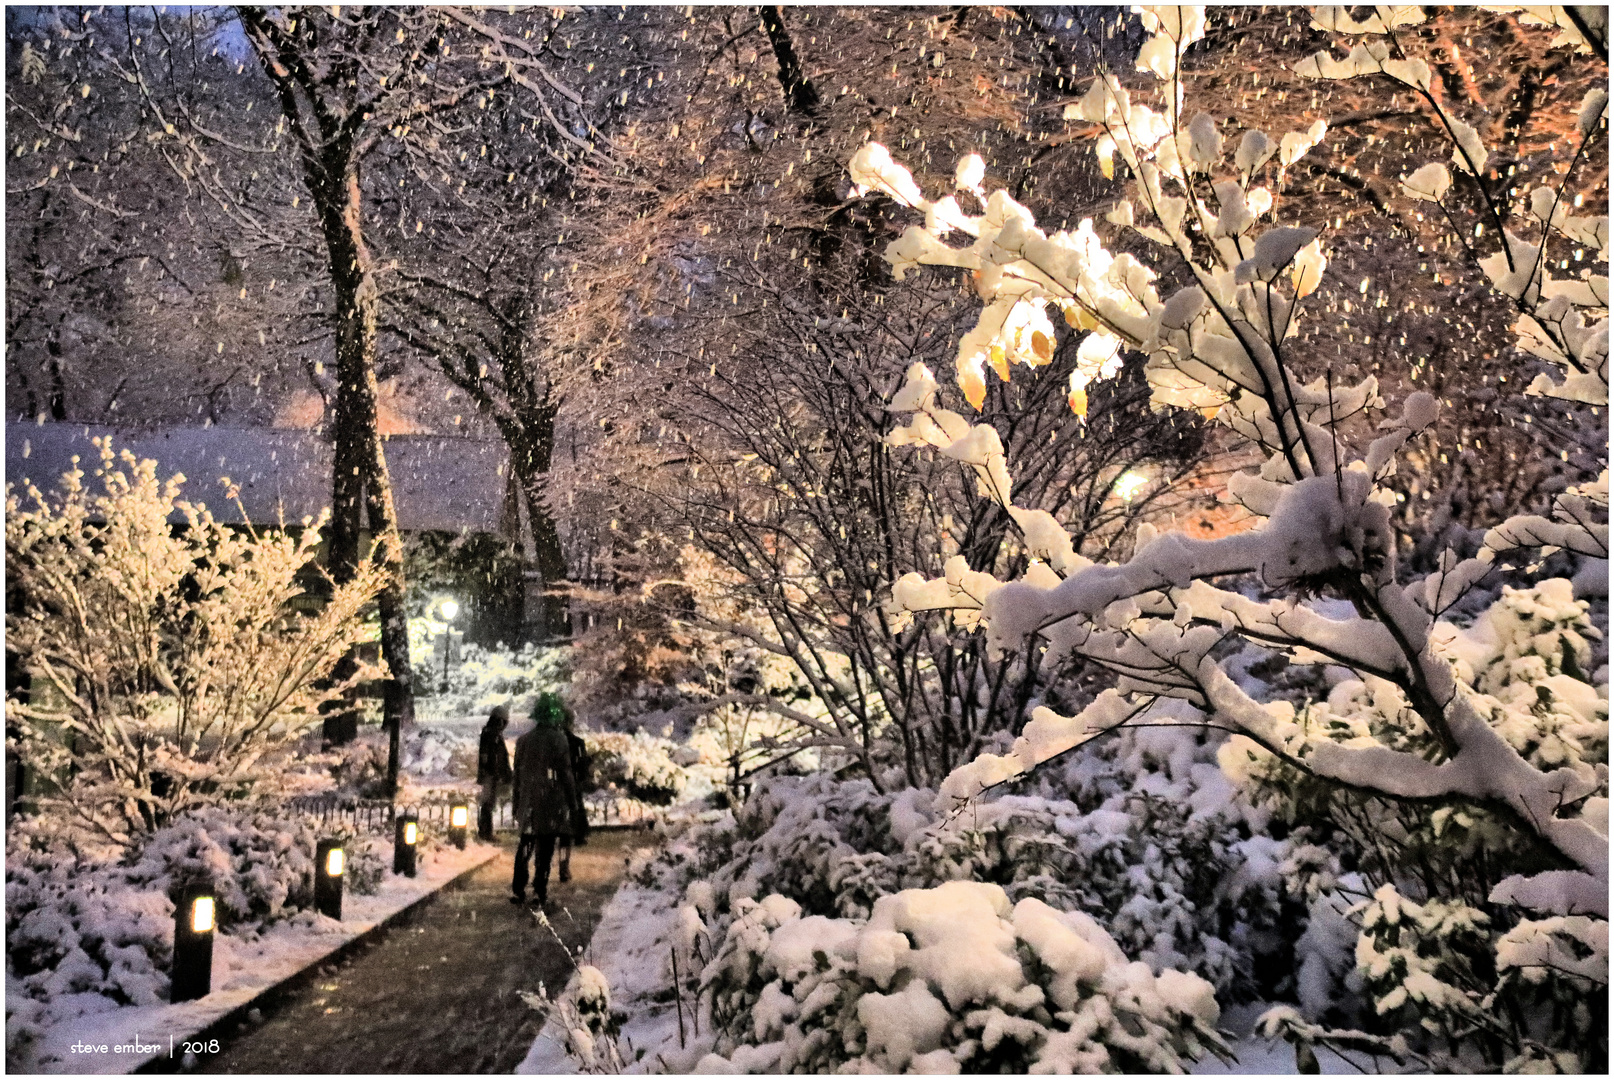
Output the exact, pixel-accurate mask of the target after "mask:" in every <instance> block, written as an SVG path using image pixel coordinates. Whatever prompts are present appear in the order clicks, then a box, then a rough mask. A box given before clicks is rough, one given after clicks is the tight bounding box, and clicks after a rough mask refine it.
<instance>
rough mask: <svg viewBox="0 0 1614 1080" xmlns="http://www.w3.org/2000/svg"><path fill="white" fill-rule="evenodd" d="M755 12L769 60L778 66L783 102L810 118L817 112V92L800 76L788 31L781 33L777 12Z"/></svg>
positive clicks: (766, 7)
mask: <svg viewBox="0 0 1614 1080" xmlns="http://www.w3.org/2000/svg"><path fill="white" fill-rule="evenodd" d="M759 11H760V13H761V15H762V29H763V30H764V31H766V32H767V35H768V43H769V44H771V45H772V46H773V58H774V59H775V60H776V61H778V64H779V85H780V86H782V87H784V90H785V100H786V101H788V102H789V103H790V107H791V108H792V109H795V110H796V111H797V112H800V113H806V114H807V115H808V116H811V115H812V114H813V113H814V112H815V111H817V109H818V89H817V88H816V87H815V86H813V84H812V82H811V81H810V80H809V79H808V78H807V76H806V75H805V74H803V72H802V69H801V59H800V58H799V57H797V55H796V46H795V45H794V43H792V42H791V40H790V31H788V30H786V29H785V21H784V19H783V18H782V17H781V16H780V14H779V8H778V7H777V6H776V5H773V4H765V5H763V6H762V7H761V8H760V9H759Z"/></svg>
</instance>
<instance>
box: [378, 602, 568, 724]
mask: <svg viewBox="0 0 1614 1080" xmlns="http://www.w3.org/2000/svg"><path fill="white" fill-rule="evenodd" d="M447 630H448V625H447V624H446V623H441V622H436V621H434V620H432V619H429V618H426V617H418V618H414V619H410V620H409V641H410V650H409V655H410V661H411V663H413V665H414V667H415V670H416V671H419V672H421V675H422V682H423V685H424V687H425V689H426V691H428V693H427V695H426V696H425V697H424V698H423V700H422V707H423V708H425V709H429V710H430V712H431V714H432V715H434V716H486V715H487V713H488V710H489V709H491V708H493V706H495V705H506V706H508V707H509V709H510V715H511V716H525V715H527V712H528V710H530V709H531V708H532V703H533V701H534V700H536V698H537V697H538V695H539V694H541V693H543V692H544V691H545V690H550V691H558V690H562V689H564V688H565V685H566V681H567V672H566V668H567V665H568V664H569V662H570V660H569V657H568V652H567V650H566V649H565V648H560V647H554V646H544V645H534V644H532V643H530V642H529V643H526V644H523V645H521V646H520V647H518V648H515V649H511V648H508V647H506V646H503V645H499V646H493V647H489V646H484V645H478V644H476V643H475V642H466V643H463V644H459V643H456V645H455V650H456V655H457V660H456V661H455V662H453V663H451V664H450V665H449V668H448V679H447V682H448V689H447V690H446V691H444V690H442V689H441V685H442V679H441V673H442V669H443V660H442V652H441V648H442V646H441V645H440V644H438V643H439V642H440V641H441V635H442V634H443V633H444V632H446V631H447Z"/></svg>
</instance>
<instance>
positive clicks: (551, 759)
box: [513, 724, 578, 836]
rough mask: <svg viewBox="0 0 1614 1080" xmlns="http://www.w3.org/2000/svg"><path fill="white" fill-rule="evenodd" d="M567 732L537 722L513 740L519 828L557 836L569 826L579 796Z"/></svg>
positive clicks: (570, 827)
mask: <svg viewBox="0 0 1614 1080" xmlns="http://www.w3.org/2000/svg"><path fill="white" fill-rule="evenodd" d="M571 757H572V756H571V752H570V748H569V747H567V745H566V733H565V732H564V731H562V730H561V729H560V728H558V727H550V726H547V725H542V724H541V725H539V726H538V727H535V728H533V729H532V730H531V731H529V732H527V733H526V734H525V735H523V736H521V738H519V739H517V740H516V768H515V774H516V777H515V791H514V793H513V797H514V801H515V819H516V825H517V827H518V828H519V829H520V830H521V831H522V832H531V833H536V834H538V835H540V836H543V835H553V836H560V835H566V834H570V833H571V832H572V831H573V830H572V807H573V805H574V804H575V803H576V802H577V800H578V795H577V783H576V781H575V780H574V779H573V778H572V760H571Z"/></svg>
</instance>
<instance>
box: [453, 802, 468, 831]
mask: <svg viewBox="0 0 1614 1080" xmlns="http://www.w3.org/2000/svg"><path fill="white" fill-rule="evenodd" d="M470 813H471V812H470V810H468V809H467V808H466V807H463V806H456V807H454V809H453V810H451V811H449V819H448V820H449V823H450V824H452V825H453V826H454V828H456V829H463V828H465V823H466V821H468V820H469V819H470Z"/></svg>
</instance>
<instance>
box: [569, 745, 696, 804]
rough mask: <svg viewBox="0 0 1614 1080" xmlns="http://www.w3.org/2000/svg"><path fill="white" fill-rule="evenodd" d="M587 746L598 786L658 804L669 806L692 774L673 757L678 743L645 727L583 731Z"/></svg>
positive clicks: (591, 768) (591, 767) (685, 785)
mask: <svg viewBox="0 0 1614 1080" xmlns="http://www.w3.org/2000/svg"><path fill="white" fill-rule="evenodd" d="M581 734H582V737H583V742H584V744H585V745H586V746H587V747H588V755H589V769H590V772H591V773H592V774H593V775H592V777H591V779H592V781H593V783H594V785H595V786H596V787H599V788H606V789H616V790H619V791H621V792H622V793H623V794H625V795H628V796H629V797H631V798H634V799H638V800H640V801H641V802H647V803H650V804H652V805H655V806H668V805H670V804H671V803H672V802H673V801H674V800H676V799H677V798H678V796H680V795H682V794H683V793H684V789H685V788H686V787H687V786H688V785H689V774H688V772H687V771H686V770H685V769H684V767H683V766H682V765H679V764H678V763H677V762H676V761H674V760H673V755H674V754H676V753H678V752H679V751H680V749H681V748H680V746H679V744H678V743H675V742H673V741H672V740H671V739H662V738H658V737H657V736H654V735H647V734H645V732H643V731H638V732H635V733H634V734H632V735H624V734H622V733H621V732H613V731H585V732H582V733H581Z"/></svg>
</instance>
